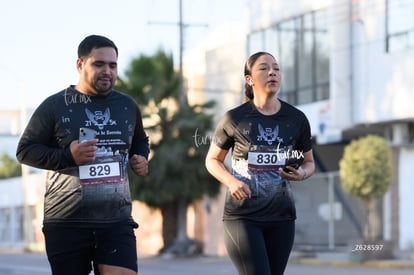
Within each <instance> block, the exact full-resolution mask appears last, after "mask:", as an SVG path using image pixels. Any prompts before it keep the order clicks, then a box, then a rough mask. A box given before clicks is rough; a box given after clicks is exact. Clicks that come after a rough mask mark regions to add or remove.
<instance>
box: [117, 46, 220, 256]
mask: <svg viewBox="0 0 414 275" xmlns="http://www.w3.org/2000/svg"><path fill="white" fill-rule="evenodd" d="M179 87H180V85H179V77H178V73H177V72H176V71H175V70H174V66H173V59H172V56H167V55H166V54H165V53H164V52H163V51H161V50H160V51H158V52H157V53H156V54H155V55H154V56H145V55H142V56H139V57H138V58H136V59H134V60H132V62H131V64H130V66H129V68H128V69H127V71H126V74H125V78H124V79H122V78H119V81H118V84H117V87H116V88H118V89H120V90H122V91H125V92H127V93H128V94H130V95H131V96H133V97H134V98H135V99H136V100H137V102H138V103H139V104H140V107H141V111H142V115H143V118H144V120H145V122H146V125H147V127H146V130H147V132H148V134H149V136H150V139H151V154H150V162H149V174H148V176H146V177H144V178H138V177H134V176H131V193H132V196H133V198H134V199H137V200H140V201H143V202H145V203H146V204H147V205H149V206H151V207H157V208H160V209H161V213H162V216H163V239H164V248H163V249H162V251H171V252H172V253H176V254H185V253H186V251H185V250H186V249H187V248H188V246H189V245H193V244H194V242H191V240H189V238H188V237H187V234H186V228H187V221H186V211H187V207H188V205H189V204H190V203H192V202H193V201H194V200H197V199H200V198H202V197H203V196H205V195H208V196H215V195H217V194H218V193H219V189H220V185H219V184H218V183H217V181H216V180H214V179H213V178H212V177H211V176H210V175H209V173H208V172H207V171H206V169H205V167H204V157H205V154H206V152H207V150H208V146H207V144H205V143H203V142H200V141H199V140H198V139H199V138H200V135H202V134H203V133H206V132H207V131H208V130H209V129H210V128H211V122H212V117H211V116H209V115H206V114H205V112H204V111H205V110H206V109H208V108H210V107H212V106H213V103H212V102H209V103H207V104H203V105H193V106H190V105H189V104H188V102H184V104H182V103H181V104H180V102H178V96H179Z"/></svg>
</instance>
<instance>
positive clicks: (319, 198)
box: [292, 172, 365, 249]
mask: <svg viewBox="0 0 414 275" xmlns="http://www.w3.org/2000/svg"><path fill="white" fill-rule="evenodd" d="M292 189H293V193H294V196H295V201H296V209H297V216H298V218H297V221H296V237H295V245H296V246H306V247H311V248H312V249H318V248H321V249H324V248H325V249H335V248H338V247H343V246H348V245H350V243H352V242H353V243H355V241H356V240H359V239H361V236H362V230H363V225H364V219H365V218H364V217H365V210H364V208H363V205H362V203H361V201H360V200H359V199H358V198H357V197H354V196H351V195H349V194H347V193H345V192H344V191H343V190H342V188H341V183H340V179H339V173H338V172H327V173H318V174H315V175H313V176H312V177H311V178H309V179H307V180H306V181H303V182H293V184H292Z"/></svg>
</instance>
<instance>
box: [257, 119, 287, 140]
mask: <svg viewBox="0 0 414 275" xmlns="http://www.w3.org/2000/svg"><path fill="white" fill-rule="evenodd" d="M258 128H259V133H260V135H258V136H257V141H266V142H267V144H269V145H272V144H273V142H274V141H276V140H277V141H279V142H281V141H283V139H282V138H280V137H278V134H279V126H278V125H276V127H275V129H272V128H263V126H262V125H260V123H259V125H258Z"/></svg>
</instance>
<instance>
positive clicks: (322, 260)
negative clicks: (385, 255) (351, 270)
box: [289, 251, 414, 269]
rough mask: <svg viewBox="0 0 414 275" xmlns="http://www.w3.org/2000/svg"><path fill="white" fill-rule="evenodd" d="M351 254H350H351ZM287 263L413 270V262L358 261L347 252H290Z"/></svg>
mask: <svg viewBox="0 0 414 275" xmlns="http://www.w3.org/2000/svg"><path fill="white" fill-rule="evenodd" d="M351 253H352V252H351ZM289 262H290V263H292V264H303V265H325V266H365V267H374V268H394V269H398V268H401V269H414V261H410V260H401V259H381V260H369V261H360V260H358V256H357V255H352V254H350V253H349V252H338V251H333V252H316V253H313V254H311V255H309V254H306V253H303V252H295V251H294V252H292V254H291V257H290V259H289Z"/></svg>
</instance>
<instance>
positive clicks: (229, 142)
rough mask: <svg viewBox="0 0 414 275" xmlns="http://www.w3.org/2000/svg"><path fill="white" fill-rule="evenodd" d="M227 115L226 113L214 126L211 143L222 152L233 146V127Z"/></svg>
mask: <svg viewBox="0 0 414 275" xmlns="http://www.w3.org/2000/svg"><path fill="white" fill-rule="evenodd" d="M233 124H234V123H233V122H232V119H231V117H230V114H229V113H226V114H225V115H224V116H223V117H222V118H221V119H220V121H219V123H218V124H217V126H216V129H215V132H214V137H213V142H214V143H215V144H216V145H217V146H218V147H220V148H221V149H224V150H229V149H230V148H232V147H233V146H234V127H233Z"/></svg>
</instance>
